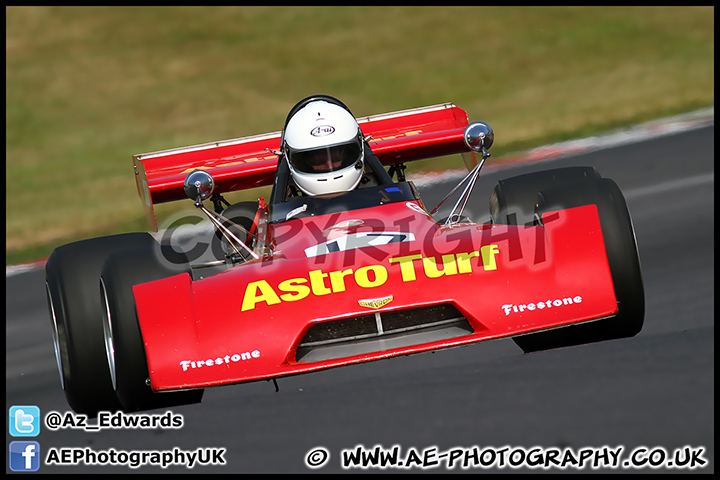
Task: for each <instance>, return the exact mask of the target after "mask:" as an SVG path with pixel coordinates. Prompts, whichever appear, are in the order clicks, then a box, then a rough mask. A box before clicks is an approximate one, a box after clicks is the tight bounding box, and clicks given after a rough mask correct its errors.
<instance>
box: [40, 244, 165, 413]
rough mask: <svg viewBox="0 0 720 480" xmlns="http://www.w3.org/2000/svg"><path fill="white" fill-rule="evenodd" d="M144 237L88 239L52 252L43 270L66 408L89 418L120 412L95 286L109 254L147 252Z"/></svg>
mask: <svg viewBox="0 0 720 480" xmlns="http://www.w3.org/2000/svg"><path fill="white" fill-rule="evenodd" d="M156 244H157V242H155V240H154V239H153V238H152V237H151V236H150V234H148V233H129V234H122V235H113V236H109V237H99V238H92V239H89V240H83V241H80V242H75V243H70V244H68V245H63V246H61V247H58V248H56V249H55V250H54V251H53V253H52V254H51V255H50V258H48V261H47V264H46V266H45V287H46V288H45V289H46V293H47V299H48V308H49V310H50V316H51V320H52V333H53V343H54V346H55V357H56V360H57V365H58V370H59V372H60V381H61V385H62V387H63V390H64V393H65V397H66V399H67V402H68V404H69V405H70V408H72V409H73V410H74V411H75V412H77V413H83V414H86V415H88V416H90V417H94V416H96V415H97V413H98V412H99V411H116V410H119V409H120V408H121V405H120V402H119V401H118V400H117V397H116V396H115V391H114V390H113V388H112V383H111V380H110V371H109V369H108V365H107V360H106V356H105V347H104V341H103V329H102V312H103V310H104V306H103V305H102V304H101V301H100V297H99V295H98V294H97V292H98V281H99V278H100V271H101V269H102V265H103V262H104V261H105V258H106V257H107V256H108V255H111V254H113V253H115V252H119V251H122V250H125V249H127V248H134V247H143V248H150V247H151V246H152V245H156Z"/></svg>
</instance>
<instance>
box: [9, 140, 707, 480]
mask: <svg viewBox="0 0 720 480" xmlns="http://www.w3.org/2000/svg"><path fill="white" fill-rule="evenodd" d="M713 159H714V126H709V127H705V128H700V129H697V130H693V131H689V132H684V133H678V134H674V135H670V136H665V137H662V138H655V139H652V140H649V141H644V142H639V143H633V144H630V145H624V146H621V147H617V148H612V149H605V150H602V151H595V152H592V153H586V154H581V155H576V156H572V157H566V158H560V159H555V160H552V161H550V162H545V163H542V164H531V165H523V166H517V167H513V168H509V169H497V168H487V169H486V170H485V172H484V174H483V175H482V176H481V178H480V179H479V181H478V184H477V187H476V189H475V193H474V194H473V199H472V200H471V202H470V205H471V213H473V214H474V218H477V219H479V220H481V221H482V220H484V219H486V218H487V216H488V215H487V213H486V212H487V201H488V197H489V193H490V191H491V189H492V187H493V185H494V184H495V182H496V181H497V180H498V179H499V178H502V177H507V176H512V175H516V174H520V173H525V172H527V171H532V170H541V169H547V168H555V167H560V166H566V165H593V166H595V167H596V168H597V169H598V170H599V171H600V173H601V174H602V175H603V176H604V177H608V178H612V179H614V180H615V181H616V182H617V183H618V185H619V186H620V188H621V189H622V191H623V192H624V194H625V196H626V199H627V203H628V206H629V209H630V212H631V214H632V218H633V221H634V224H635V229H636V234H637V243H638V247H639V251H640V256H641V262H642V268H643V275H644V280H645V291H646V304H647V307H646V318H645V327H644V329H643V331H642V332H641V333H640V334H639V335H638V336H636V337H634V338H630V339H624V340H616V341H610V342H604V343H597V344H591V345H584V346H578V347H572V348H563V349H557V350H552V351H547V352H542V353H534V354H528V355H524V354H523V353H522V352H521V350H520V349H519V348H518V347H516V346H515V344H514V343H513V342H512V341H511V340H509V339H502V340H494V341H490V342H485V343H479V344H474V345H471V346H465V347H460V348H454V349H449V350H444V351H438V352H433V353H424V354H418V355H412V356H407V357H399V358H394V359H389V360H383V361H378V362H371V363H365V364H359V365H354V366H349V367H342V368H337V369H331V370H327V371H321V372H316V373H311V374H306V375H300V376H296V377H290V378H283V379H280V380H279V381H278V386H279V392H277V393H276V392H275V387H274V385H273V384H272V382H266V381H261V382H256V383H249V384H241V385H233V386H227V387H221V388H214V389H209V390H207V391H206V393H205V397H204V399H203V402H202V403H201V404H199V405H191V406H185V407H180V408H175V409H173V410H172V411H173V413H174V414H176V415H182V418H183V426H182V428H180V429H175V430H167V429H154V430H131V429H124V430H102V431H96V432H91V431H84V430H82V429H72V428H67V429H64V430H59V431H50V430H49V429H48V428H45V425H43V426H42V428H41V433H40V435H39V436H38V437H35V438H32V439H31V440H35V441H37V442H38V443H39V444H40V448H41V458H43V459H44V458H45V456H46V455H47V453H48V452H49V451H51V449H60V448H67V447H77V448H86V447H87V448H90V449H92V450H93V451H95V452H101V451H108V450H109V449H111V448H113V449H115V450H116V451H128V452H130V451H172V449H173V448H174V447H177V448H179V449H182V450H186V451H195V450H196V449H198V448H204V447H217V448H222V449H225V450H224V452H223V456H222V458H223V459H224V461H225V462H226V463H225V465H222V466H216V467H211V466H200V465H198V466H195V467H194V468H193V469H192V470H187V469H186V468H185V467H183V466H169V467H167V468H165V469H163V468H160V467H154V466H144V467H141V468H139V469H131V468H129V467H127V466H104V465H95V466H86V465H76V466H53V465H46V464H43V465H41V467H40V472H45V473H50V472H53V473H70V472H107V473H110V472H126V473H127V472H148V473H150V472H168V473H169V472H191V473H210V472H213V473H241V472H242V473H253V472H263V473H271V472H279V473H287V472H300V473H303V472H305V473H307V472H312V471H314V470H310V469H309V468H308V467H307V465H306V456H307V455H308V454H309V453H310V452H312V451H314V450H315V449H316V448H317V447H324V448H325V449H326V450H327V452H328V453H329V458H328V459H327V462H326V463H325V464H324V466H323V467H322V468H320V469H318V470H317V472H322V473H332V472H343V471H346V470H344V469H343V468H342V466H341V458H342V451H343V450H346V449H354V448H355V447H356V446H363V447H365V448H367V449H369V450H370V449H372V448H373V447H375V446H381V447H383V448H385V449H387V450H390V449H391V448H392V447H393V446H397V447H398V448H399V458H400V459H403V458H408V457H407V456H410V458H413V457H412V456H411V455H412V452H413V451H414V452H417V453H418V454H419V457H420V458H421V459H422V456H423V454H425V455H426V457H425V460H427V461H428V462H429V464H428V467H429V468H427V469H425V470H422V469H420V468H414V469H412V470H410V471H413V472H420V471H428V472H431V473H439V472H444V471H446V469H447V467H448V465H449V464H450V462H449V460H450V458H449V457H450V452H451V450H452V449H453V448H455V447H457V448H459V449H464V450H462V451H463V452H469V453H468V455H470V456H469V457H468V458H469V459H470V464H469V466H471V467H473V468H470V469H469V470H467V471H469V472H479V473H483V472H488V471H502V472H506V473H509V472H515V471H518V470H515V469H513V468H510V467H508V466H507V465H508V464H509V463H510V461H511V460H518V459H520V458H521V457H522V454H521V453H519V451H520V450H522V449H525V451H526V452H529V451H530V449H532V448H533V447H541V448H544V449H559V450H560V451H561V452H565V451H568V450H569V451H571V452H574V453H576V454H577V456H578V457H579V455H580V453H581V450H582V449H584V448H586V447H587V448H593V449H595V451H594V453H598V454H601V453H603V448H604V447H607V448H608V449H612V450H613V451H616V450H617V449H619V448H622V450H620V457H619V458H620V459H621V463H620V467H621V468H619V469H610V468H606V469H604V470H601V471H605V472H608V471H629V472H638V473H649V472H662V471H673V472H685V471H688V472H694V473H712V472H714V446H715V444H714V362H713V357H714V333H715V327H714V315H713V313H714V312H713V310H714V266H713V265H714V207H713V193H714V163H713ZM453 185H454V183H450V182H446V183H440V184H435V185H432V186H427V187H424V188H423V193H424V200H425V202H426V205H428V206H433V205H435V204H436V203H437V201H439V199H440V198H442V196H443V195H444V194H445V192H447V191H449V189H450V188H451V187H452V186H453ZM6 295H7V303H6V335H7V337H6V360H7V364H6V397H5V402H6V408H7V409H9V408H10V406H12V405H37V406H39V407H40V410H41V412H42V415H43V416H44V415H45V414H46V413H47V412H50V411H57V412H61V413H65V412H68V411H69V408H68V406H67V404H66V402H65V398H64V395H63V393H62V391H61V389H60V382H59V379H58V374H57V369H56V367H55V360H54V353H53V346H52V342H51V335H50V320H49V316H48V311H47V305H46V300H45V292H44V271H42V270H35V271H31V272H27V273H22V274H18V275H14V276H11V277H8V278H7V282H6ZM478 295H482V292H478ZM151 413H155V414H164V413H165V411H164V410H161V411H155V412H151ZM6 418H7V417H6ZM91 423H92V422H91ZM6 438H7V443H8V444H9V443H10V441H12V440H23V439H18V438H12V437H10V436H9V434H7V433H6ZM473 447H477V450H475V451H476V452H483V451H484V450H485V449H487V448H490V449H493V448H494V449H496V450H497V453H496V457H495V460H496V462H495V463H494V464H493V466H494V467H498V466H499V464H500V461H501V458H502V457H503V455H505V465H506V466H505V468H504V469H498V468H490V469H486V468H481V467H479V466H476V464H475V463H473V457H472V452H473ZM504 447H507V448H505V450H504V452H505V453H504V454H503V453H502V451H503V449H504ZM684 447H688V448H689V449H690V450H687V449H684ZM642 448H645V449H646V450H645V451H643V450H642ZM676 449H681V450H680V451H681V452H682V453H683V455H685V453H686V452H688V451H695V452H696V453H697V452H701V454H700V456H699V457H698V458H700V459H704V460H706V462H707V463H705V464H704V465H699V467H700V468H696V469H694V470H687V469H683V470H680V469H677V468H670V469H668V470H666V467H667V465H666V464H667V461H662V460H663V458H662V455H663V453H667V455H668V458H665V460H673V454H674V452H675V451H676ZM700 449H702V450H700ZM633 451H636V452H639V453H641V454H642V455H640V456H639V457H636V459H639V460H642V459H645V460H648V463H645V464H644V466H643V467H642V468H640V469H633V468H625V467H623V461H624V460H627V459H628V457H629V456H630V454H631V452H633ZM512 452H515V453H513V457H512V458H510V457H509V455H510V454H511V453H512ZM643 452H644V453H643ZM653 452H654V453H653ZM443 453H448V456H445V457H441V455H442V454H443ZM606 453H607V452H606ZM650 453H653V455H652V457H650V456H649V454H650ZM315 458H317V457H315ZM463 458H465V457H461V458H460V459H458V460H456V461H455V462H454V463H453V466H454V467H455V468H453V469H452V470H450V471H452V472H463V471H465V470H463V469H462V468H461V465H462V463H461V461H462V459H463ZM528 458H529V456H528ZM678 459H679V460H683V456H682V455H681V456H680V457H678ZM491 460H492V459H491V455H490V454H489V453H487V452H486V453H485V456H484V457H483V461H484V462H486V463H490V462H491ZM650 461H652V462H653V463H659V464H660V465H659V468H651V467H650V466H649V462H650ZM421 462H422V460H420V463H421ZM590 463H591V460H585V463H584V465H585V466H586V467H587V466H589V465H590ZM7 465H8V464H7V463H6V471H9V467H8V466H7ZM415 465H418V463H415ZM567 465H569V466H570V467H571V468H568V469H567V470H564V471H567V472H576V471H578V470H577V469H576V468H574V466H573V465H572V464H567ZM350 471H355V472H358V471H360V472H367V471H369V472H372V471H376V472H379V471H385V472H393V473H394V472H404V471H406V470H403V469H399V468H398V469H393V468H386V469H385V470H381V469H380V468H379V467H374V468H370V469H368V470H362V469H354V470H350ZM519 471H535V472H538V471H540V472H542V471H545V470H543V469H539V470H538V469H535V470H529V469H527V468H522V469H520V470H519ZM549 471H557V470H556V469H551V470H549ZM582 471H585V472H590V471H593V470H591V469H589V468H586V469H585V470H582Z"/></svg>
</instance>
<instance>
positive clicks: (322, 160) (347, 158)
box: [287, 140, 361, 173]
mask: <svg viewBox="0 0 720 480" xmlns="http://www.w3.org/2000/svg"><path fill="white" fill-rule="evenodd" d="M360 149H361V144H360V141H359V140H354V141H352V142H351V143H343V144H340V145H332V146H330V147H322V148H316V149H313V150H301V151H298V150H295V149H293V148H292V147H290V146H288V147H287V155H288V159H289V160H290V163H291V164H292V166H293V168H295V170H298V171H300V172H303V173H326V172H334V171H336V170H342V169H343V168H346V167H349V166H350V165H353V164H354V163H355V162H357V161H358V160H360V154H361V150H360Z"/></svg>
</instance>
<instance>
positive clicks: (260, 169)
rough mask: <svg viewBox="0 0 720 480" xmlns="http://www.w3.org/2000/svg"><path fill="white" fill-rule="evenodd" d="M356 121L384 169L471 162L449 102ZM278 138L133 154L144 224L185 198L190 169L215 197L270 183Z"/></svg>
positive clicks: (463, 122)
mask: <svg viewBox="0 0 720 480" xmlns="http://www.w3.org/2000/svg"><path fill="white" fill-rule="evenodd" d="M357 120H358V124H359V125H360V128H361V130H362V132H363V134H364V135H365V136H366V138H368V143H369V144H370V147H371V148H372V151H373V152H374V153H375V155H377V157H378V158H379V159H380V162H381V163H382V164H383V165H385V166H389V165H394V164H397V163H405V162H410V161H413V160H420V159H424V158H432V157H439V156H443V155H453V154H457V153H462V154H464V155H463V157H464V160H465V162H466V165H471V164H473V163H475V158H474V156H475V153H474V152H472V151H470V150H469V149H468V148H467V146H466V145H465V143H464V142H463V132H464V129H465V127H466V126H467V125H468V118H467V114H466V113H465V111H464V110H462V109H461V108H459V107H457V106H455V105H454V104H452V103H444V104H441V105H435V106H431V107H424V108H416V109H412V110H403V111H399V112H393V113H386V114H381V115H373V116H369V117H363V118H358V119H357ZM280 136H281V132H275V133H268V134H264V135H255V136H251V137H242V138H236V139H231V140H225V141H220V142H212V143H205V144H201V145H194V146H189V147H181V148H174V149H170V150H163V151H158V152H152V153H143V154H138V155H133V166H134V168H135V180H136V183H137V188H138V193H139V194H140V198H141V199H142V201H143V204H144V207H145V215H146V217H147V219H148V222H149V223H150V225H151V226H152V227H153V229H154V230H155V231H157V220H156V218H155V209H154V205H155V204H157V203H164V202H171V201H175V200H181V199H184V198H186V196H185V192H184V189H183V184H184V182H185V177H186V176H187V174H188V173H190V172H192V171H193V170H206V171H207V172H208V173H210V174H211V175H212V177H213V179H214V181H215V190H214V191H215V192H217V193H225V192H231V191H236V190H243V189H247V188H255V187H262V186H266V185H272V183H273V181H274V179H275V171H276V169H277V164H278V156H277V154H276V153H275V152H277V151H278V150H279V149H280ZM465 154H467V155H471V157H470V158H465ZM468 162H470V163H468Z"/></svg>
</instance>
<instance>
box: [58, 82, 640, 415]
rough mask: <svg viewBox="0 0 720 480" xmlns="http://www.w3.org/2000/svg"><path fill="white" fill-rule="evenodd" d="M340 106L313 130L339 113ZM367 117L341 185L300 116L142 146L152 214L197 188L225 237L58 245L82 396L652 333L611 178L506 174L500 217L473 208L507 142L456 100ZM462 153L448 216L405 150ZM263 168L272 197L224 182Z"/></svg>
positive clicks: (147, 392) (89, 403)
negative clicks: (185, 246) (281, 123)
mask: <svg viewBox="0 0 720 480" xmlns="http://www.w3.org/2000/svg"><path fill="white" fill-rule="evenodd" d="M313 101H323V102H327V103H328V104H331V105H335V106H338V107H340V108H345V109H346V108H347V107H345V106H344V105H343V104H342V102H340V101H338V100H337V99H334V98H333V97H329V96H324V95H318V96H313V97H308V98H307V99H304V100H303V101H301V102H300V103H298V105H296V106H295V107H294V108H293V109H292V110H291V112H290V115H288V122H290V121H291V119H292V118H293V115H294V114H296V113H297V112H298V111H300V110H301V109H302V108H303V107H304V106H305V105H307V104H308V102H313ZM348 112H349V110H348ZM353 119H354V117H353ZM330 123H332V122H330V121H327V120H326V121H325V122H324V124H323V125H316V127H317V128H315V127H313V128H314V130H312V132H313V136H318V137H321V136H324V135H329V134H330V133H328V132H331V130H332V131H339V130H342V128H341V127H340V126H338V125H331V124H330ZM357 125H358V126H359V129H360V131H361V136H360V140H359V142H358V143H356V147H359V149H360V150H359V151H357V150H356V151H355V155H359V157H357V158H360V159H362V163H361V167H362V168H360V166H359V165H358V163H355V164H354V165H355V168H356V169H357V170H358V171H359V173H358V175H359V176H358V181H357V185H350V187H348V190H347V191H343V192H335V193H327V194H320V195H312V194H308V193H307V192H305V191H304V190H303V188H299V187H301V185H299V183H300V182H296V181H295V180H294V179H295V178H301V177H295V176H293V170H292V169H293V168H299V167H297V164H295V163H294V161H295V160H293V161H290V160H289V159H290V154H291V153H298V152H299V153H306V152H304V151H301V149H299V148H297V149H296V150H297V151H293V150H292V148H294V147H292V146H289V143H288V139H287V138H285V135H288V123H287V122H286V125H285V128H284V129H283V131H281V132H278V133H273V134H267V135H260V136H253V137H245V138H239V139H235V140H229V141H224V142H217V143H210V144H204V145H198V146H192V147H186V148H178V149H172V150H167V151H161V152H154V153H149V154H142V155H136V156H134V157H133V160H134V167H135V174H136V181H137V186H138V191H139V194H140V197H141V199H142V202H143V204H144V206H145V211H146V214H147V217H148V219H149V221H150V223H151V225H152V226H153V227H154V228H155V229H156V230H157V224H156V219H155V213H154V208H153V205H154V204H156V203H159V202H168V201H175V200H180V199H184V198H187V197H189V198H190V199H191V201H193V202H194V203H195V206H196V207H197V208H198V210H201V211H202V212H203V213H204V214H205V215H207V216H208V218H209V219H210V221H211V222H212V223H213V225H214V227H213V228H214V233H213V234H212V235H211V236H212V239H213V241H214V242H217V244H219V245H220V246H221V247H222V248H216V249H214V251H216V254H215V257H214V258H211V259H210V260H205V261H203V262H197V261H196V260H197V256H196V255H194V254H192V252H183V251H179V250H178V248H177V247H176V246H173V245H172V244H164V243H163V242H159V241H157V240H156V239H155V237H154V236H152V235H151V234H149V233H132V234H123V235H115V236H110V237H101V238H94V239H90V240H85V241H81V242H76V243H72V244H69V245H65V246H62V247H59V248H57V249H56V250H55V251H54V252H53V254H52V255H51V257H50V258H49V260H48V262H47V267H46V278H47V283H46V286H47V293H48V298H49V306H50V313H51V317H52V326H53V334H54V341H55V349H56V356H57V362H58V367H59V370H60V376H61V381H62V385H63V388H64V390H65V394H66V397H67V400H68V403H69V404H70V406H71V407H72V408H73V410H75V411H77V412H81V413H87V414H89V415H94V414H96V413H97V412H98V411H100V410H112V411H114V410H118V409H123V410H125V411H137V410H144V409H152V408H160V407H168V406H174V405H180V404H188V403H195V402H199V401H200V399H201V397H202V393H203V389H204V388H206V387H212V386H218V385H226V384H233V383H239V382H248V381H255V380H271V379H275V378H277V377H281V376H286V375H295V374H300V373H305V372H311V371H316V370H320V369H324V368H329V367H337V366H341V365H346V364H352V363H357V362H365V361H370V360H379V359H383V358H387V357H392V356H396V355H407V354H411V353H416V352H424V351H430V350H437V349H442V348H446V347H453V346H458V345H463V344H469V343H474V342H480V341H483V340H488V339H494V338H501V337H512V338H513V340H514V341H515V342H516V343H517V344H518V345H519V346H520V347H521V348H522V350H523V351H525V352H531V351H537V350H543V349H549V348H556V347H562V346H568V345H577V344H582V343H588V342H594V341H600V340H607V339H614V338H622V337H629V336H633V335H635V334H637V333H638V332H639V331H640V329H641V328H642V324H643V318H644V291H643V282H642V277H641V271H640V263H639V258H638V253H637V247H636V243H635V235H634V231H633V225H632V222H631V219H630V215H629V214H628V210H627V207H626V204H625V201H624V198H623V196H622V194H621V192H620V191H619V189H618V187H617V185H616V184H615V183H614V182H613V181H612V180H610V179H606V178H601V177H600V175H599V174H598V173H597V172H596V171H595V169H593V168H591V167H572V168H563V169H555V170H547V171H541V172H537V173H531V174H527V175H522V176H516V177H512V178H508V179H505V180H501V181H499V182H498V183H497V185H496V186H495V188H494V190H493V191H492V192H491V193H490V213H491V219H492V221H491V222H490V223H474V222H472V221H471V220H470V219H468V218H466V217H465V216H464V215H463V209H464V207H465V204H466V203H467V201H468V198H469V195H470V192H471V190H472V188H473V186H474V184H475V181H476V179H477V177H478V175H479V173H480V169H481V168H482V165H483V163H484V162H485V159H486V158H487V157H488V156H489V153H488V148H489V147H490V146H491V145H492V142H493V131H492V129H491V128H490V127H489V126H488V125H487V124H485V123H482V122H472V123H469V122H468V119H467V115H466V113H465V112H464V111H463V110H462V109H460V108H458V107H457V106H455V105H453V104H443V105H437V106H432V107H427V108H419V109H413V110H407V111H401V112H395V113H389V114H384V115H377V116H371V117H366V118H359V119H357ZM308 128H309V127H308ZM308 131H309V130H308ZM308 138H310V137H308ZM312 141H314V140H312ZM452 154H461V156H462V158H463V160H464V161H465V164H466V166H468V169H469V173H468V175H467V176H466V177H465V179H463V181H462V182H460V184H459V185H458V186H457V187H456V188H455V189H453V190H452V191H451V192H450V193H449V194H448V197H446V200H447V199H448V198H449V197H450V196H452V195H453V194H454V193H455V192H459V193H458V195H457V196H458V197H459V198H458V199H457V200H456V201H455V204H454V207H453V209H452V211H451V213H450V215H449V216H448V217H447V218H446V219H443V220H440V221H437V220H436V219H434V218H433V216H432V214H433V213H434V211H429V210H428V209H427V208H426V206H425V205H424V204H423V202H422V200H421V199H420V197H419V194H418V190H417V189H416V188H415V186H414V185H413V183H412V182H410V181H406V179H405V176H404V164H405V163H407V162H410V161H413V160H417V159H424V158H429V157H435V156H441V155H452ZM305 157H307V155H306V156H305ZM305 160H307V161H308V162H309V161H310V160H308V159H307V158H305ZM327 178H330V177H327ZM343 181H344V180H343ZM264 185H273V188H272V193H271V196H270V198H269V199H268V200H267V201H266V200H265V199H260V201H258V202H241V203H237V204H234V205H229V204H228V203H227V202H226V201H225V199H224V198H223V197H222V194H223V193H225V192H230V191H235V190H240V189H247V188H253V187H259V186H264ZM318 185H320V184H318ZM204 202H208V203H212V204H213V208H212V210H210V209H208V208H206V207H205V205H204ZM217 252H220V253H219V254H218V253H217Z"/></svg>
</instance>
